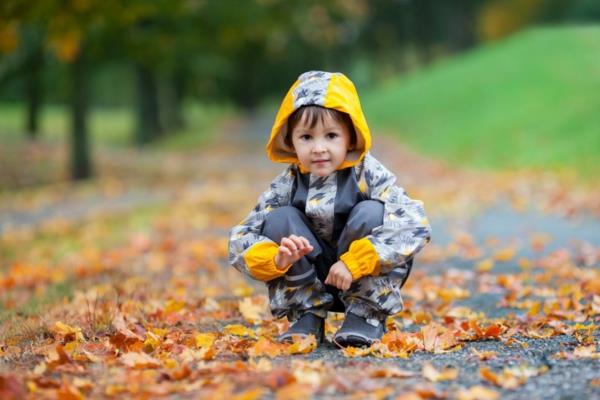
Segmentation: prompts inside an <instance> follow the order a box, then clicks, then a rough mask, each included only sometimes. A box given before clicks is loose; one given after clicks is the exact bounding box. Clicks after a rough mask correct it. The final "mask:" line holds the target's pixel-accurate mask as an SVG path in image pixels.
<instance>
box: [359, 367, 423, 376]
mask: <svg viewBox="0 0 600 400" xmlns="http://www.w3.org/2000/svg"><path fill="white" fill-rule="evenodd" d="M369 376H370V377H371V378H410V377H413V376H415V373H414V372H412V371H407V370H405V369H400V368H397V367H393V366H381V367H377V368H374V369H371V370H370V371H369Z"/></svg>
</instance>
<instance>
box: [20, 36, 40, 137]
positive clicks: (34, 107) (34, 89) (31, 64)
mask: <svg viewBox="0 0 600 400" xmlns="http://www.w3.org/2000/svg"><path fill="white" fill-rule="evenodd" d="M43 63H44V52H43V49H42V47H41V45H39V44H38V43H36V45H35V46H34V48H33V49H32V51H31V54H30V55H29V57H28V58H27V64H26V66H25V70H26V77H25V96H26V99H27V121H26V126H27V136H28V137H29V138H30V139H36V138H37V136H38V133H39V116H40V106H41V104H42V79H41V78H42V77H41V73H42V67H43Z"/></svg>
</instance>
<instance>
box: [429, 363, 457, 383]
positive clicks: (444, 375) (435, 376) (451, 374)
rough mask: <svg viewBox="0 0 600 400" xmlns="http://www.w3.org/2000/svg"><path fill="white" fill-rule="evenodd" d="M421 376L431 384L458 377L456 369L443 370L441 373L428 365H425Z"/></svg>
mask: <svg viewBox="0 0 600 400" xmlns="http://www.w3.org/2000/svg"><path fill="white" fill-rule="evenodd" d="M422 374H423V377H424V378H425V379H427V380H429V381H431V382H440V381H452V380H455V379H456V378H457V377H458V369H456V368H445V369H444V370H442V371H438V370H437V369H435V368H434V367H433V365H431V364H430V363H425V365H423V372H422Z"/></svg>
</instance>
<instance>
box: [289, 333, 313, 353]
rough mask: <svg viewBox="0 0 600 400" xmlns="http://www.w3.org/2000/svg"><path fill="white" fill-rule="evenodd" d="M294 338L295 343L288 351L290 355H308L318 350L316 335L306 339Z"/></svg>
mask: <svg viewBox="0 0 600 400" xmlns="http://www.w3.org/2000/svg"><path fill="white" fill-rule="evenodd" d="M292 337H293V340H294V341H293V343H292V344H291V345H289V347H288V348H287V349H286V350H287V352H288V354H307V353H310V352H312V351H313V350H314V349H316V348H317V339H316V338H315V335H308V336H306V337H303V338H302V337H300V338H299V337H296V336H292Z"/></svg>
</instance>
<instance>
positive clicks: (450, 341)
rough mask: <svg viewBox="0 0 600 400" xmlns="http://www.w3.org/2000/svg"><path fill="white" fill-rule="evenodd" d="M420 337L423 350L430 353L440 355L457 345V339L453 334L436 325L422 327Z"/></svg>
mask: <svg viewBox="0 0 600 400" xmlns="http://www.w3.org/2000/svg"><path fill="white" fill-rule="evenodd" d="M421 336H422V338H423V348H424V349H425V351H430V352H432V353H441V352H444V350H447V349H450V348H451V347H454V346H456V345H458V344H459V339H458V338H457V337H456V335H455V334H454V332H452V331H450V330H448V329H446V328H444V327H443V326H441V325H439V324H436V323H430V324H428V325H425V326H423V327H422V328H421Z"/></svg>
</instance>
